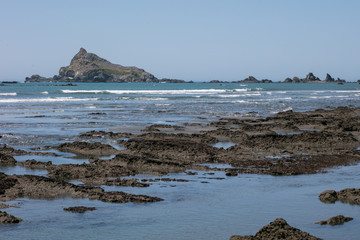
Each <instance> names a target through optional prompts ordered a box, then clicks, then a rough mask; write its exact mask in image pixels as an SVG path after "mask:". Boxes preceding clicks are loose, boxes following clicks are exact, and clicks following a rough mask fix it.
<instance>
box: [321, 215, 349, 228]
mask: <svg viewBox="0 0 360 240" xmlns="http://www.w3.org/2000/svg"><path fill="white" fill-rule="evenodd" d="M351 220H353V218H351V217H344V216H343V215H338V216H335V217H331V218H329V219H328V220H324V221H320V222H316V224H320V225H330V226H335V225H342V224H344V223H345V222H349V221H351Z"/></svg>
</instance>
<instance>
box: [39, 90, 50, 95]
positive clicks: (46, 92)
mask: <svg viewBox="0 0 360 240" xmlns="http://www.w3.org/2000/svg"><path fill="white" fill-rule="evenodd" d="M41 94H45V95H47V94H49V92H48V91H44V92H41Z"/></svg>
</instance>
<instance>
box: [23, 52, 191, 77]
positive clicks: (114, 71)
mask: <svg viewBox="0 0 360 240" xmlns="http://www.w3.org/2000/svg"><path fill="white" fill-rule="evenodd" d="M25 82H174V83H179V82H185V81H183V80H177V79H161V80H159V79H157V78H156V77H155V76H154V75H152V74H151V73H148V72H146V71H145V70H143V69H140V68H137V67H124V66H122V65H119V64H113V63H111V62H109V61H108V60H106V59H104V58H101V57H99V56H97V55H96V54H94V53H88V52H87V51H86V50H85V49H84V48H80V51H79V52H78V53H77V54H76V55H75V56H74V57H73V58H72V60H71V62H70V65H69V66H67V67H62V68H60V70H59V74H58V75H55V76H53V77H52V78H46V77H42V76H40V75H37V74H35V75H32V76H31V77H27V78H26V79H25Z"/></svg>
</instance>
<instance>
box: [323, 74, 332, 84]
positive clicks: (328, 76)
mask: <svg viewBox="0 0 360 240" xmlns="http://www.w3.org/2000/svg"><path fill="white" fill-rule="evenodd" d="M324 81H325V82H335V78H333V77H331V76H330V74H328V73H327V74H326V77H325V79H324Z"/></svg>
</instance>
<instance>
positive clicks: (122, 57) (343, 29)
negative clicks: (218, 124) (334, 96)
mask: <svg viewBox="0 0 360 240" xmlns="http://www.w3.org/2000/svg"><path fill="white" fill-rule="evenodd" d="M359 12H360V1H358V0H271V1H270V0H216V1H215V0H114V1H111V0H101V1H100V0H99V1H95V0H94V1H91V0H83V1H82V0H71V1H70V0H61V1H60V0H59V1H55V0H53V1H49V0H43V1H41V0H31V1H29V0H0V34H1V35H0V80H2V81H3V80H20V81H23V80H24V78H25V77H26V76H30V75H32V74H40V75H43V76H46V77H50V76H53V75H54V74H57V73H58V70H59V68H60V67H61V66H67V65H69V63H70V60H71V58H72V57H73V56H74V55H75V54H76V53H77V52H78V51H79V49H80V47H84V48H85V49H86V50H87V51H88V52H93V53H96V54H97V55H99V56H100V57H103V58H105V59H107V60H109V61H111V62H113V63H117V64H121V65H124V66H137V67H140V68H143V69H145V70H146V71H148V72H150V73H152V74H154V75H155V76H156V77H158V78H163V77H168V78H177V79H185V80H194V81H209V80H213V79H219V80H224V81H231V80H240V79H244V78H245V77H247V76H249V75H253V76H255V77H256V78H258V79H263V78H269V79H272V80H275V81H279V80H281V81H282V80H284V79H285V78H286V77H293V76H300V77H305V75H306V74H307V73H308V72H313V73H314V74H315V75H316V76H319V77H320V78H321V79H323V78H324V77H325V74H326V73H327V72H328V73H330V74H331V75H332V76H333V77H341V78H344V79H346V80H348V81H355V80H358V79H360V14H359Z"/></svg>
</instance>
